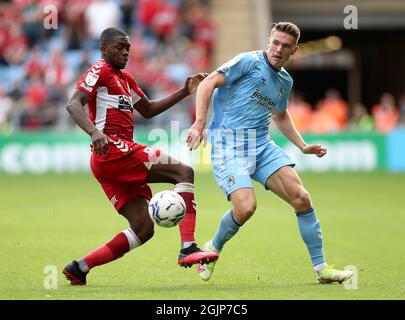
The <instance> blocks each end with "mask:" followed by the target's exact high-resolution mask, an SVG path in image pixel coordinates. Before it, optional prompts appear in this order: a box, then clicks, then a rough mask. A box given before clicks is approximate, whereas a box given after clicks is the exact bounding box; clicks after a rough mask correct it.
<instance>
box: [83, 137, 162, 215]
mask: <svg viewBox="0 0 405 320" xmlns="http://www.w3.org/2000/svg"><path fill="white" fill-rule="evenodd" d="M111 139H112V140H113V141H114V142H110V143H109V145H108V152H107V154H105V155H102V156H98V155H96V154H95V152H94V151H93V153H92V155H91V160H90V166H91V170H92V171H93V174H94V176H95V177H96V179H97V180H98V182H99V183H100V184H101V186H102V187H103V189H104V192H105V193H106V195H107V197H108V199H109V200H110V201H111V203H112V204H113V205H114V207H115V209H116V210H117V211H119V210H120V209H121V207H122V206H123V205H124V204H126V203H127V202H128V201H129V200H131V199H134V198H136V197H140V196H142V197H145V198H146V199H148V200H150V199H151V197H152V191H151V189H150V187H149V185H148V184H147V183H146V177H147V176H148V173H149V169H150V168H151V166H152V164H153V163H154V162H155V161H156V159H157V158H158V157H159V155H160V150H158V149H155V148H153V147H149V146H144V145H141V144H138V143H135V142H133V141H127V140H123V139H118V138H115V137H113V138H111Z"/></svg>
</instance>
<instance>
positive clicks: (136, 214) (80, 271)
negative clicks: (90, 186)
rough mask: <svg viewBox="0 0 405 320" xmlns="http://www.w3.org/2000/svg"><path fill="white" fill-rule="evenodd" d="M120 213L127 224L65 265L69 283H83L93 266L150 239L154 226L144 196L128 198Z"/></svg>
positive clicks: (112, 259) (116, 257) (120, 255)
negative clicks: (98, 245) (79, 257)
mask: <svg viewBox="0 0 405 320" xmlns="http://www.w3.org/2000/svg"><path fill="white" fill-rule="evenodd" d="M119 213H120V214H121V215H122V216H124V217H125V218H126V219H127V220H128V223H129V226H130V227H129V228H128V229H127V230H124V231H122V232H120V233H118V234H116V235H115V236H114V237H113V238H112V239H111V240H110V241H108V242H107V243H105V244H103V245H102V246H100V247H99V248H97V249H95V250H93V251H92V252H90V253H88V254H87V255H86V256H84V257H83V258H81V259H77V260H74V261H72V262H71V263H69V264H67V265H66V266H65V268H64V269H63V273H64V274H65V276H66V278H68V280H70V282H71V284H73V285H85V284H86V283H87V281H86V277H87V274H88V273H89V271H90V270H91V269H92V268H94V267H97V266H100V265H103V264H106V263H109V262H111V261H114V260H116V259H118V258H121V257H122V256H123V255H124V254H126V253H127V252H129V251H130V250H133V249H135V248H136V247H139V246H141V245H142V244H144V243H145V242H147V241H148V240H149V239H150V238H152V236H153V228H154V225H153V222H152V221H151V220H150V217H149V213H148V201H147V199H146V198H145V197H143V196H140V197H136V198H134V199H131V200H129V201H128V202H126V203H125V204H124V205H123V206H122V207H121V208H120V209H119Z"/></svg>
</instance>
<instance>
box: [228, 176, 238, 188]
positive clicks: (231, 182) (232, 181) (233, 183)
mask: <svg viewBox="0 0 405 320" xmlns="http://www.w3.org/2000/svg"><path fill="white" fill-rule="evenodd" d="M226 182H227V184H228V188H230V187H232V186H233V185H235V183H236V182H235V177H234V176H229V177H228V179H227V181H226Z"/></svg>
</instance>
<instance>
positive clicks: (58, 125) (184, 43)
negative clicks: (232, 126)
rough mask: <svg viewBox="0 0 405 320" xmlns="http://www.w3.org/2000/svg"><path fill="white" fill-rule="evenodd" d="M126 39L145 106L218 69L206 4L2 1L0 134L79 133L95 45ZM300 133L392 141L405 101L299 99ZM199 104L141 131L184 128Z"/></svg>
mask: <svg viewBox="0 0 405 320" xmlns="http://www.w3.org/2000/svg"><path fill="white" fill-rule="evenodd" d="M47 5H53V6H55V7H56V9H57V12H58V16H57V22H58V25H57V28H56V29H46V28H45V27H44V17H45V16H46V14H45V13H44V7H45V6H47ZM111 26H115V27H119V28H122V29H124V30H125V31H126V32H127V33H128V34H129V35H130V38H131V42H132V44H133V46H132V50H131V57H130V61H129V63H128V65H127V69H128V71H129V72H131V73H132V74H133V75H134V77H135V79H136V81H137V83H138V85H139V86H140V87H141V88H142V90H143V91H144V92H145V93H146V95H147V96H148V97H149V99H154V98H159V97H162V96H164V95H166V94H168V93H170V92H172V91H174V90H177V89H178V88H179V87H181V86H182V85H183V83H184V80H185V79H186V77H187V76H188V75H189V74H192V73H195V72H209V71H210V70H212V68H213V67H214V66H213V62H212V59H213V49H214V46H215V24H214V22H213V20H212V18H211V16H210V1H209V0H135V1H134V0H66V1H62V0H9V1H4V0H3V1H0V132H2V133H10V132H16V131H19V130H38V129H56V130H69V129H72V128H73V127H74V125H73V122H72V121H71V120H70V118H69V116H68V114H67V112H66V111H65V108H64V106H65V104H66V102H67V99H68V97H69V96H70V94H71V92H72V90H73V88H74V85H75V82H76V81H77V80H78V78H79V77H80V75H82V74H83V73H84V72H85V71H86V70H87V68H88V67H89V66H91V65H92V64H93V63H94V62H95V61H96V60H97V59H99V57H100V52H99V49H98V37H99V35H100V33H101V31H102V30H104V29H105V28H107V27H111ZM289 108H290V109H289V110H290V113H291V114H292V116H293V118H294V120H295V122H296V125H297V128H298V129H299V131H301V132H313V133H326V132H339V131H344V130H360V131H363V132H370V131H372V130H376V131H379V132H388V131H390V130H392V129H393V128H395V127H396V126H398V125H405V94H404V95H403V96H401V97H398V98H397V99H395V98H394V97H393V96H392V95H391V94H390V93H384V94H382V95H381V99H380V101H376V103H375V105H374V106H364V105H362V104H361V103H358V104H356V105H354V106H349V105H348V103H347V102H346V101H345V100H343V99H342V98H341V97H340V95H339V92H337V90H334V89H330V90H328V91H327V92H326V93H325V97H324V99H323V100H321V101H319V103H317V104H316V105H310V104H309V103H307V102H306V101H305V100H304V99H303V95H302V94H300V93H298V92H295V93H294V94H293V95H292V96H291V99H290V106H289ZM193 117H194V104H193V99H192V98H188V99H186V100H184V101H183V102H182V103H181V104H180V105H179V106H177V107H175V108H172V109H171V110H169V111H168V112H165V113H164V114H162V115H159V116H157V117H155V118H153V119H150V120H146V119H143V118H142V117H140V116H138V117H137V118H136V125H137V126H142V125H145V126H153V127H167V126H168V124H170V121H176V120H178V121H179V123H180V126H181V128H182V129H183V128H187V127H189V125H190V124H191V123H192V121H193Z"/></svg>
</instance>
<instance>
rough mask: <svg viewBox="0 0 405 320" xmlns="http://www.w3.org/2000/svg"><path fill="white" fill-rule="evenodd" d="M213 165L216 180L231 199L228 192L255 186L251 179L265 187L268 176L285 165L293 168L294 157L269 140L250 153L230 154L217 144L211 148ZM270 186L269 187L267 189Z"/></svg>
mask: <svg viewBox="0 0 405 320" xmlns="http://www.w3.org/2000/svg"><path fill="white" fill-rule="evenodd" d="M211 164H212V168H213V171H214V175H215V179H216V181H217V183H218V185H219V186H220V188H221V189H222V191H224V193H225V195H226V196H227V198H228V200H229V195H230V194H231V193H232V192H234V191H236V190H238V189H241V188H253V185H252V180H251V179H254V180H256V181H257V182H259V183H261V184H262V185H263V186H264V187H265V188H266V182H267V179H268V178H269V177H270V176H271V175H272V174H273V173H274V172H276V171H277V170H278V169H280V168H282V167H284V166H291V167H294V166H295V163H294V162H293V161H292V160H291V158H290V157H289V156H288V155H287V154H286V153H285V152H284V150H283V149H281V148H280V147H279V146H278V145H276V144H275V143H274V142H269V143H266V144H265V145H264V146H261V147H260V148H259V149H258V150H256V151H255V152H251V153H250V154H249V153H247V152H240V153H238V154H237V155H231V154H230V153H229V152H228V154H227V153H226V151H221V150H220V149H218V148H215V147H214V146H213V147H212V148H211ZM266 189H267V188H266Z"/></svg>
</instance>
